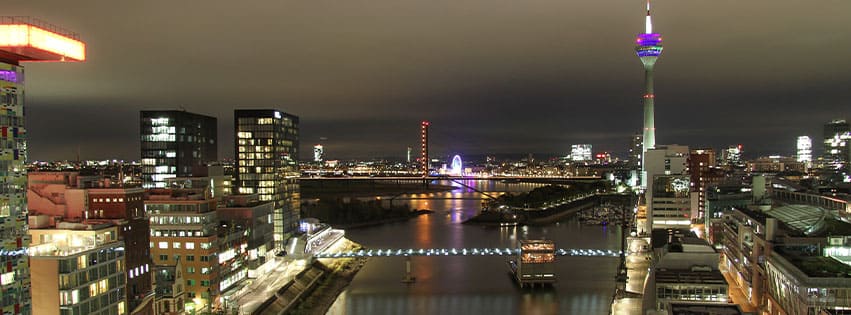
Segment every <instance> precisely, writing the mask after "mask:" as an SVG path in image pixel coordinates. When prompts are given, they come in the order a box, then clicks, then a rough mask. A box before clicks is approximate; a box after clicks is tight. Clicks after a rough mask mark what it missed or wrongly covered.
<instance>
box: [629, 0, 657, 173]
mask: <svg viewBox="0 0 851 315" xmlns="http://www.w3.org/2000/svg"><path fill="white" fill-rule="evenodd" d="M644 23H645V24H644V33H641V34H638V37H637V38H636V39H635V53H636V54H637V55H638V58H639V59H641V64H643V65H644V96H643V99H644V135H643V141H644V143H643V145H642V153H643V154H646V153H647V150H650V149H652V148H654V147H656V122H655V112H654V108H653V106H654V103H653V102H654V99H655V98H656V95H655V94H653V67H654V66H655V65H656V59H657V58H659V55H661V54H662V35H661V34H659V33H653V23H652V21H651V18H650V0H647V16H646V17H645V21H644ZM644 160H645V161H646V156H645V158H644ZM645 172H646V170H645ZM644 177H645V176H642V187H647V186H646V185H647V182H646V178H644Z"/></svg>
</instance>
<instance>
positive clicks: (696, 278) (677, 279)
mask: <svg viewBox="0 0 851 315" xmlns="http://www.w3.org/2000/svg"><path fill="white" fill-rule="evenodd" d="M656 283H703V284H727V281H726V280H725V279H724V275H722V274H721V272H720V271H718V270H713V271H692V270H664V269H657V270H656Z"/></svg>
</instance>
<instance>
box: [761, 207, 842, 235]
mask: <svg viewBox="0 0 851 315" xmlns="http://www.w3.org/2000/svg"><path fill="white" fill-rule="evenodd" d="M765 213H766V214H767V215H770V216H772V217H774V218H777V219H778V220H780V221H783V223H785V224H786V225H789V226H790V227H791V228H793V229H795V230H798V231H801V232H803V233H804V234H807V235H810V234H814V233H816V232H817V231H818V230H820V229H821V228H822V227H823V225H824V221H825V219H826V218H829V217H830V213H828V212H827V211H826V210H824V209H822V208H819V207H815V206H809V205H785V206H781V207H776V208H772V209H771V210H768V211H765Z"/></svg>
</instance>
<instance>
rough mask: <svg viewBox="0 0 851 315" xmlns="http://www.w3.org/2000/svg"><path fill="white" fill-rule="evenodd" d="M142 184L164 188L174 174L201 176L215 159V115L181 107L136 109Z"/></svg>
mask: <svg viewBox="0 0 851 315" xmlns="http://www.w3.org/2000/svg"><path fill="white" fill-rule="evenodd" d="M139 117H140V118H139V122H140V125H139V134H140V135H141V143H142V151H141V152H142V187H143V188H165V187H166V186H165V180H166V179H168V178H174V177H190V176H205V175H206V173H204V172H205V171H206V167H207V163H210V162H214V161H216V160H217V159H218V153H217V145H218V143H217V140H216V139H217V134H216V130H217V127H216V118H215V117H210V116H204V115H200V114H194V113H190V112H187V111H182V110H155V111H147V110H143V111H141V112H140V113H139Z"/></svg>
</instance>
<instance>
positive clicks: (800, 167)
mask: <svg viewBox="0 0 851 315" xmlns="http://www.w3.org/2000/svg"><path fill="white" fill-rule="evenodd" d="M747 165H748V171H749V172H751V173H780V172H799V173H804V172H806V171H807V166H806V164H804V163H803V162H799V161H798V159H796V158H794V157H785V156H778V155H772V156H764V157H760V158H758V159H756V160H752V161H748V163H747Z"/></svg>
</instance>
